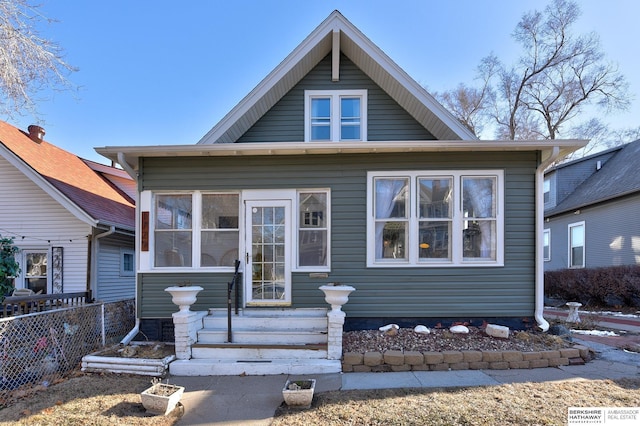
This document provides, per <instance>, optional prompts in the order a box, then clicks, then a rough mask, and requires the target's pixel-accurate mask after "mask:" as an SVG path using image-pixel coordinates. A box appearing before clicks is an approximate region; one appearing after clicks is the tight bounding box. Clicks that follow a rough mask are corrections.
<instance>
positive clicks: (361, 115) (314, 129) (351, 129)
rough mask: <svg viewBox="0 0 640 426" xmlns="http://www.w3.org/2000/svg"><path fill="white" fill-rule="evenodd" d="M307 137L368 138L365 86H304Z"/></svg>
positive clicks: (316, 140) (318, 138)
mask: <svg viewBox="0 0 640 426" xmlns="http://www.w3.org/2000/svg"><path fill="white" fill-rule="evenodd" d="M304 96H305V126H304V134H305V141H307V142H309V141H311V142H321V141H364V140H366V139H367V114H366V111H367V91H366V90H305V92H304Z"/></svg>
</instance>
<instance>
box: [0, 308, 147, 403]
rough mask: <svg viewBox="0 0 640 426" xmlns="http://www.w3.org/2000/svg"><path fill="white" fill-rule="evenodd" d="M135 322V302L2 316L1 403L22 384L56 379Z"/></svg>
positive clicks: (42, 382) (115, 340)
mask: <svg viewBox="0 0 640 426" xmlns="http://www.w3.org/2000/svg"><path fill="white" fill-rule="evenodd" d="M134 324H135V303H134V301H133V300H126V301H122V302H115V303H95V304H90V305H85V306H78V307H73V308H64V309H58V310H53V311H46V312H38V313H33V314H28V315H21V316H16V317H8V318H0V406H3V405H4V401H5V400H6V399H7V396H8V394H9V393H10V392H12V391H14V390H16V389H18V388H22V387H26V386H27V385H32V386H33V385H42V386H45V387H46V386H48V385H49V384H51V383H55V382H56V381H57V380H59V379H61V378H62V377H64V376H65V374H67V373H69V372H70V371H71V370H74V369H76V368H77V367H78V366H79V364H80V362H81V360H82V357H83V356H85V355H87V354H89V353H91V352H95V351H96V350H99V349H102V348H103V347H104V346H105V345H110V344H113V343H116V342H118V341H119V340H120V339H121V338H122V337H124V336H125V335H126V334H127V333H128V332H129V331H130V330H131V329H132V328H133V326H134Z"/></svg>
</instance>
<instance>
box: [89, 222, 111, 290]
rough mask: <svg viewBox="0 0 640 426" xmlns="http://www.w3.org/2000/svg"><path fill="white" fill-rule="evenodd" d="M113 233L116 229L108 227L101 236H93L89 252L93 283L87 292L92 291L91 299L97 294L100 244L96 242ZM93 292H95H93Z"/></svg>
mask: <svg viewBox="0 0 640 426" xmlns="http://www.w3.org/2000/svg"><path fill="white" fill-rule="evenodd" d="M114 232H116V227H115V226H113V225H112V226H110V227H109V230H108V231H106V232H103V233H102V234H98V235H95V236H94V237H93V242H92V244H91V246H92V247H91V251H92V252H93V253H92V256H91V281H93V284H91V283H90V284H89V290H92V294H91V298H92V299H95V297H96V296H97V293H98V291H97V290H98V281H97V280H98V248H99V247H100V243H99V242H98V240H99V239H100V238H104V237H108V236H109V235H111V234H113V233H114ZM93 290H95V292H94V291H93ZM94 293H95V294H94Z"/></svg>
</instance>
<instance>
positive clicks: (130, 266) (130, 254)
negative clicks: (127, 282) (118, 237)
mask: <svg viewBox="0 0 640 426" xmlns="http://www.w3.org/2000/svg"><path fill="white" fill-rule="evenodd" d="M134 259H135V253H134V251H133V250H128V249H120V275H121V276H123V277H130V276H133V275H135V260H134Z"/></svg>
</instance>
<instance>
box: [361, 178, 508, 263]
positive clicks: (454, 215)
mask: <svg viewBox="0 0 640 426" xmlns="http://www.w3.org/2000/svg"><path fill="white" fill-rule="evenodd" d="M503 180H504V172H503V171H502V170H482V171H476V170H473V171H471V170H470V171H438V172H431V171H403V172H400V171H398V172H369V173H368V189H367V202H368V210H369V214H368V218H369V219H368V231H367V265H368V266H370V267H384V266H393V267H396V266H461V265H474V266H500V265H502V264H503V262H504V248H503V246H504V230H503V228H504V218H503V214H504V213H503V212H504V207H503V203H504V202H503V200H504V195H503V192H504V189H503V187H504V183H503Z"/></svg>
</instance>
